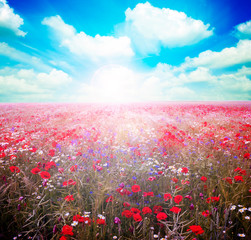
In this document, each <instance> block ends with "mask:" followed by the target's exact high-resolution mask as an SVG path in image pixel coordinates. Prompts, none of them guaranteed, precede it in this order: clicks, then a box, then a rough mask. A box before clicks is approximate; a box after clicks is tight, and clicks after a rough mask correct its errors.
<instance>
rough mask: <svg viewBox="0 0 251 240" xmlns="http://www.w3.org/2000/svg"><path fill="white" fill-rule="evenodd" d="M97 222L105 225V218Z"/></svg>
mask: <svg viewBox="0 0 251 240" xmlns="http://www.w3.org/2000/svg"><path fill="white" fill-rule="evenodd" d="M97 224H99V225H105V219H100V218H99V219H97Z"/></svg>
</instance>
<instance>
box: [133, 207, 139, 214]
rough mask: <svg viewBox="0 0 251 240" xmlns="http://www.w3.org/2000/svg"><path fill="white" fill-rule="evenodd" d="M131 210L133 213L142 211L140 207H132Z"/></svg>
mask: <svg viewBox="0 0 251 240" xmlns="http://www.w3.org/2000/svg"><path fill="white" fill-rule="evenodd" d="M131 212H132V213H133V214H137V213H140V210H139V209H138V208H131Z"/></svg>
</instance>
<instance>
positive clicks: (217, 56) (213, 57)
mask: <svg viewBox="0 0 251 240" xmlns="http://www.w3.org/2000/svg"><path fill="white" fill-rule="evenodd" d="M250 53H251V40H240V41H239V42H238V44H237V46H236V47H230V48H224V49H223V50H222V51H220V52H213V51H211V50H207V51H205V52H202V53H200V54H199V56H198V57H195V58H190V57H187V58H186V60H185V63H184V64H182V65H181V67H182V68H187V67H197V66H205V67H209V68H225V67H230V66H234V65H237V64H243V63H248V62H251V54H250Z"/></svg>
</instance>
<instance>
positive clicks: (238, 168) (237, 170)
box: [234, 167, 242, 172]
mask: <svg viewBox="0 0 251 240" xmlns="http://www.w3.org/2000/svg"><path fill="white" fill-rule="evenodd" d="M234 171H235V172H239V171H242V169H241V168H240V167H237V168H236V169H234Z"/></svg>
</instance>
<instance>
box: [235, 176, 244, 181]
mask: <svg viewBox="0 0 251 240" xmlns="http://www.w3.org/2000/svg"><path fill="white" fill-rule="evenodd" d="M234 180H235V182H244V180H243V177H242V176H235V177H234Z"/></svg>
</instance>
